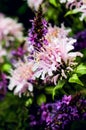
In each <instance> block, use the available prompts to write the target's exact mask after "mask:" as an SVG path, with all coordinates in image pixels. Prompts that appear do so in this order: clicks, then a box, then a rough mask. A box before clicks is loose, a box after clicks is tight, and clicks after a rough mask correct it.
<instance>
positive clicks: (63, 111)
mask: <svg viewBox="0 0 86 130" xmlns="http://www.w3.org/2000/svg"><path fill="white" fill-rule="evenodd" d="M36 113H37V115H36V116H34V115H31V116H30V121H31V122H30V125H31V127H32V126H35V127H37V128H38V129H40V127H41V126H42V125H43V126H45V127H43V128H45V130H69V128H70V126H71V124H72V122H73V121H79V120H83V121H84V120H86V99H84V98H81V95H80V94H77V95H75V96H73V97H72V96H71V95H69V96H66V95H64V97H63V98H62V99H61V100H58V101H56V102H55V103H47V104H42V105H41V107H40V108H39V109H38V110H37V112H36ZM33 129H34V127H33ZM43 130H44V129H43Z"/></svg>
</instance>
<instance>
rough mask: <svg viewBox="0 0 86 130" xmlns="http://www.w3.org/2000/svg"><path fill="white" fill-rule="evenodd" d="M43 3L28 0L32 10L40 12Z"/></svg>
mask: <svg viewBox="0 0 86 130" xmlns="http://www.w3.org/2000/svg"><path fill="white" fill-rule="evenodd" d="M42 2H43V0H27V3H28V5H29V6H30V7H31V8H34V9H35V10H38V8H39V6H40V4H41V3H42Z"/></svg>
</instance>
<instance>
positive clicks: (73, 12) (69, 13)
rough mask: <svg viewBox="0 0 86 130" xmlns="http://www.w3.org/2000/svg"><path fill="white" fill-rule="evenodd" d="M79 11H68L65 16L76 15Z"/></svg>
mask: <svg viewBox="0 0 86 130" xmlns="http://www.w3.org/2000/svg"><path fill="white" fill-rule="evenodd" d="M78 12H79V11H78V10H77V9H74V10H70V11H68V12H67V13H66V14H65V16H68V15H71V14H77V13H78Z"/></svg>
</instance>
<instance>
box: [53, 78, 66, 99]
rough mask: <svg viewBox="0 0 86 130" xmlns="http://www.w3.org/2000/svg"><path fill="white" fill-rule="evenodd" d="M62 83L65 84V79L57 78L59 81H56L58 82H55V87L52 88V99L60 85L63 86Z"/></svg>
mask: <svg viewBox="0 0 86 130" xmlns="http://www.w3.org/2000/svg"><path fill="white" fill-rule="evenodd" d="M64 84H65V80H59V81H58V84H57V85H56V86H55V88H54V89H53V95H52V97H53V99H54V96H55V93H56V90H58V89H62V87H63V86H64Z"/></svg>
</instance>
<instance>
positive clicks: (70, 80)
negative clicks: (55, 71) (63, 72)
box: [68, 74, 84, 86]
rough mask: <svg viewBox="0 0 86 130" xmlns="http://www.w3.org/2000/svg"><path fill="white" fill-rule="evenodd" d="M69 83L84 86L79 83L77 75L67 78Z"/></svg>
mask: <svg viewBox="0 0 86 130" xmlns="http://www.w3.org/2000/svg"><path fill="white" fill-rule="evenodd" d="M68 81H69V83H77V84H79V85H81V86H84V84H83V83H82V82H81V81H80V79H79V78H78V75H77V74H73V75H72V77H70V78H69V80H68Z"/></svg>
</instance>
